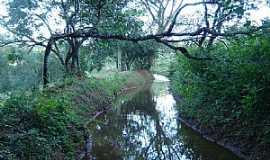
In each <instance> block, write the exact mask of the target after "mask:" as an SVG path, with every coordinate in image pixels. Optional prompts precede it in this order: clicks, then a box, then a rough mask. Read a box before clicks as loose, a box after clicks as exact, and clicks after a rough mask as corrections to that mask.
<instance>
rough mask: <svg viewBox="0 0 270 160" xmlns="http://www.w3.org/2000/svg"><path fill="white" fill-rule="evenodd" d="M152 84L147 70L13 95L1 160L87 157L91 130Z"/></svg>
mask: <svg viewBox="0 0 270 160" xmlns="http://www.w3.org/2000/svg"><path fill="white" fill-rule="evenodd" d="M151 79H152V78H151V74H150V73H148V72H146V71H139V72H124V73H113V74H108V76H104V77H98V76H96V77H95V76H94V77H93V76H89V77H85V78H80V79H67V80H66V81H65V82H62V83H61V84H55V85H51V87H49V88H47V89H45V90H43V91H42V92H40V91H28V92H24V93H16V94H14V95H11V96H10V97H9V98H6V99H5V101H1V106H0V126H1V127H0V142H1V143H0V159H4V160H9V159H44V158H45V159H76V158H79V157H82V156H81V155H82V153H83V152H82V151H84V150H85V147H86V146H87V147H88V148H89V147H90V148H91V145H90V143H89V142H86V141H89V140H90V139H89V136H90V135H89V134H88V133H89V131H88V125H90V124H91V123H92V122H94V121H96V119H98V117H99V116H104V115H106V114H107V113H109V112H110V110H112V109H113V108H112V105H113V102H114V100H115V99H116V97H117V96H118V95H120V94H124V93H125V92H129V91H130V90H134V89H135V90H140V89H141V88H142V87H144V85H146V84H147V82H148V81H151ZM87 137H88V138H87ZM85 144H86V145H85Z"/></svg>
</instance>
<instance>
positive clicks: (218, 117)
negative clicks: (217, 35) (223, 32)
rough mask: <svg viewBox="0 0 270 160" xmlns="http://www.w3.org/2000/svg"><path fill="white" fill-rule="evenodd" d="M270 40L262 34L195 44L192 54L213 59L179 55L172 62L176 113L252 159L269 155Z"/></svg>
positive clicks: (264, 157) (269, 156) (263, 158)
mask: <svg viewBox="0 0 270 160" xmlns="http://www.w3.org/2000/svg"><path fill="white" fill-rule="evenodd" d="M269 42H270V39H269V37H266V36H261V35H260V36H257V38H252V37H249V38H239V39H237V40H230V41H227V42H226V43H227V45H224V44H222V43H220V44H217V45H216V46H214V47H213V48H211V49H208V50H202V49H193V50H192V53H193V54H209V55H210V56H211V57H213V60H211V61H193V60H187V59H185V58H184V57H181V56H179V57H178V61H177V62H176V63H174V65H173V66H172V70H174V71H173V72H172V73H171V79H172V89H173V91H174V93H176V94H177V95H180V96H181V102H180V103H179V106H178V109H179V111H180V114H181V115H180V116H181V117H182V118H184V119H185V120H187V121H188V122H190V123H191V124H194V125H197V126H198V127H197V128H201V129H202V130H203V133H204V134H207V135H209V136H210V137H212V138H213V139H215V140H216V141H222V142H224V143H225V144H226V143H228V144H230V145H232V146H234V147H236V148H239V149H240V152H241V154H244V155H247V156H248V157H249V158H250V159H252V160H257V159H258V160H267V159H270V154H269V153H270V151H269V148H270V126H269V124H270V116H269V115H270V114H269V113H270V110H269V107H270V101H269V93H270V87H269V84H270V74H269V70H270V46H269Z"/></svg>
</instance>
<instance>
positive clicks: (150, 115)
mask: <svg viewBox="0 0 270 160" xmlns="http://www.w3.org/2000/svg"><path fill="white" fill-rule="evenodd" d="M155 78H158V80H155V81H154V82H153V84H152V87H150V88H145V89H144V90H142V91H140V92H139V93H137V94H135V96H133V97H132V98H131V99H129V100H120V101H122V102H123V103H122V104H121V106H120V108H119V110H120V111H119V110H118V111H115V112H110V113H108V114H107V115H106V117H103V118H102V119H100V120H99V121H98V122H97V123H96V124H93V127H95V129H93V130H92V137H93V140H94V147H93V155H94V157H95V159H104V160H105V159H106V160H107V159H112V160H114V159H128V160H129V159H130V160H133V159H134V160H135V159H136V160H137V159H138V160H142V159H150V160H152V159H160V160H163V159H164V160H165V159H166V160H167V159H168V160H238V159H237V157H235V156H234V155H233V154H231V153H230V152H228V151H226V150H224V149H222V148H220V147H218V146H216V145H215V144H211V143H209V142H207V141H205V140H204V139H202V138H201V137H200V136H199V135H197V134H196V133H194V132H193V131H192V130H190V129H189V128H186V127H185V126H184V125H182V124H181V123H180V122H179V121H177V111H176V109H175V108H174V106H175V100H174V98H173V96H172V95H171V94H170V92H169V88H168V85H169V82H168V80H166V79H165V78H166V77H165V78H164V77H161V76H155Z"/></svg>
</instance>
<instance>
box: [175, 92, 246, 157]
mask: <svg viewBox="0 0 270 160" xmlns="http://www.w3.org/2000/svg"><path fill="white" fill-rule="evenodd" d="M171 91H172V93H173V96H174V99H175V100H176V103H178V104H179V103H181V96H179V95H177V93H175V92H174V91H173V90H171ZM178 120H179V121H180V122H181V123H182V124H183V125H185V126H187V127H189V128H191V129H192V130H193V131H195V132H197V133H199V134H200V135H201V136H202V137H203V138H204V139H206V140H207V141H209V142H212V143H215V144H217V145H219V146H221V147H223V148H225V149H227V150H229V151H230V152H232V153H234V154H235V155H237V156H238V157H239V158H240V159H243V160H251V159H250V158H249V156H248V155H246V154H244V153H243V150H241V148H240V147H239V146H235V145H233V142H232V141H231V142H230V141H228V140H227V139H224V138H220V134H221V133H218V132H217V131H215V130H213V129H211V128H210V127H207V126H204V125H202V124H200V122H199V121H198V120H195V119H192V118H188V117H185V116H184V115H182V114H181V113H180V114H179V116H178Z"/></svg>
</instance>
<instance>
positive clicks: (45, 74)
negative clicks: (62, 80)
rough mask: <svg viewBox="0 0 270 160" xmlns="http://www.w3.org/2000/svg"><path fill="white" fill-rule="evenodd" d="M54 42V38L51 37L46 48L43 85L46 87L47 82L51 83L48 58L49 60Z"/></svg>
mask: <svg viewBox="0 0 270 160" xmlns="http://www.w3.org/2000/svg"><path fill="white" fill-rule="evenodd" d="M53 43H54V39H52V38H51V39H50V40H49V42H48V44H47V46H46V50H45V54H44V62H43V86H44V87H46V86H47V84H48V83H49V76H48V60H49V55H50V53H51V50H52V45H53Z"/></svg>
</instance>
